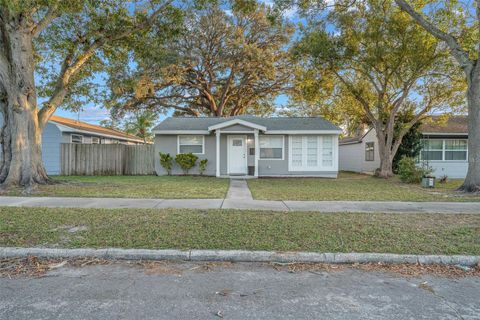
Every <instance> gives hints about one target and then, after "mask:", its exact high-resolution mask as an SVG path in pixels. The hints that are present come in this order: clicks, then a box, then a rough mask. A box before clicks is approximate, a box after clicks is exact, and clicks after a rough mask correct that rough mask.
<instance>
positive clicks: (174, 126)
mask: <svg viewBox="0 0 480 320" xmlns="http://www.w3.org/2000/svg"><path fill="white" fill-rule="evenodd" d="M233 119H241V120H244V121H248V122H251V123H254V124H258V125H261V126H264V127H266V128H267V131H268V130H341V129H340V128H339V127H337V126H335V125H334V124H332V123H330V122H329V121H327V120H325V119H323V118H320V117H315V118H313V117H312V118H306V117H305V118H301V117H298V118H294V117H292V118H289V117H271V118H268V117H267V118H261V117H256V116H235V117H229V118H216V117H199V118H193V117H179V118H175V117H170V118H166V119H165V120H163V121H162V122H161V123H160V124H158V125H157V126H156V127H155V128H154V130H158V131H168V130H208V127H210V126H212V125H216V124H219V123H222V122H226V121H231V120H233Z"/></svg>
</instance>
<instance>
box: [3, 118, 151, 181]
mask: <svg viewBox="0 0 480 320" xmlns="http://www.w3.org/2000/svg"><path fill="white" fill-rule="evenodd" d="M2 122H3V119H1V118H0V124H1V123H2ZM62 143H76V144H117V143H119V144H143V143H144V142H143V140H142V139H141V138H138V137H136V136H133V135H130V134H127V133H125V132H122V131H118V130H114V129H110V128H105V127H102V126H98V125H94V124H89V123H86V122H82V121H77V120H72V119H67V118H63V117H58V116H52V117H51V118H50V120H49V121H48V123H47V125H46V126H45V128H44V129H43V132H42V158H43V163H44V164H45V169H46V170H47V174H51V175H56V174H60V167H61V165H60V145H61V144H62ZM0 156H1V152H0Z"/></svg>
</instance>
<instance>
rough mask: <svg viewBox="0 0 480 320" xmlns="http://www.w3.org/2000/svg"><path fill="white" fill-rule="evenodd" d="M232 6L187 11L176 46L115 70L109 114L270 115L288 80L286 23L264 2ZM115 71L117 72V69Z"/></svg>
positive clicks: (138, 57) (153, 48)
mask: <svg viewBox="0 0 480 320" xmlns="http://www.w3.org/2000/svg"><path fill="white" fill-rule="evenodd" d="M236 4H238V3H236V2H234V1H230V2H228V3H227V4H224V5H222V6H220V5H218V4H211V5H207V6H204V7H201V8H192V9H191V10H188V11H187V16H186V19H185V20H184V26H183V32H181V36H180V37H178V39H177V40H176V41H172V42H171V43H169V44H167V45H165V46H158V45H157V41H156V39H155V38H153V39H152V41H151V47H150V50H147V52H145V50H142V52H141V53H137V54H135V55H134V57H133V59H134V62H135V65H137V68H135V69H133V70H132V69H131V68H129V67H128V66H129V64H128V63H123V64H122V65H120V66H119V67H120V68H113V69H112V73H113V74H114V76H113V77H112V81H111V87H112V92H113V93H114V96H113V101H112V104H113V113H114V114H117V115H118V114H120V115H122V114H123V113H124V112H128V111H131V110H138V109H150V110H155V111H157V112H158V111H160V112H161V111H168V110H175V111H176V114H184V115H189V116H200V115H209V116H217V117H220V116H235V115H239V114H243V113H250V114H267V113H268V112H270V111H272V101H273V99H274V98H275V97H276V96H277V95H278V94H279V93H281V92H282V91H284V90H285V89H286V88H287V86H288V84H289V81H290V79H291V75H292V72H291V63H290V59H289V56H288V52H287V45H288V43H289V41H290V37H291V35H292V32H293V28H292V26H291V25H289V24H288V23H286V22H285V21H284V20H282V19H275V18H274V17H273V16H271V13H272V12H271V11H270V10H269V8H268V7H266V6H264V5H259V4H256V3H255V2H252V1H250V2H248V1H247V2H246V4H247V5H245V3H244V5H236ZM119 69H121V70H122V71H121V72H120V71H119Z"/></svg>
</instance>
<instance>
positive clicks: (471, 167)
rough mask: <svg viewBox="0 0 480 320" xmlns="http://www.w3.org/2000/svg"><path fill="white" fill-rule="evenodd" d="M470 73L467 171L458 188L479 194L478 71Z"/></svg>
mask: <svg viewBox="0 0 480 320" xmlns="http://www.w3.org/2000/svg"><path fill="white" fill-rule="evenodd" d="M477 63H480V62H477ZM475 69H476V68H475ZM472 73H473V74H472V77H471V79H469V80H470V81H468V90H467V103H468V171H467V176H466V178H465V181H464V182H463V184H462V186H461V187H460V188H459V190H460V191H464V192H480V70H474V71H472Z"/></svg>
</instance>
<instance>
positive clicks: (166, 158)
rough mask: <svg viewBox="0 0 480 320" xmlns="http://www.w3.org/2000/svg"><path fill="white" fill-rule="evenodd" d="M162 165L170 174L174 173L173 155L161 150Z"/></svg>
mask: <svg viewBox="0 0 480 320" xmlns="http://www.w3.org/2000/svg"><path fill="white" fill-rule="evenodd" d="M160 165H161V166H162V167H163V169H165V171H167V174H168V175H171V174H172V166H173V157H172V156H171V155H170V153H161V152H160Z"/></svg>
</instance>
